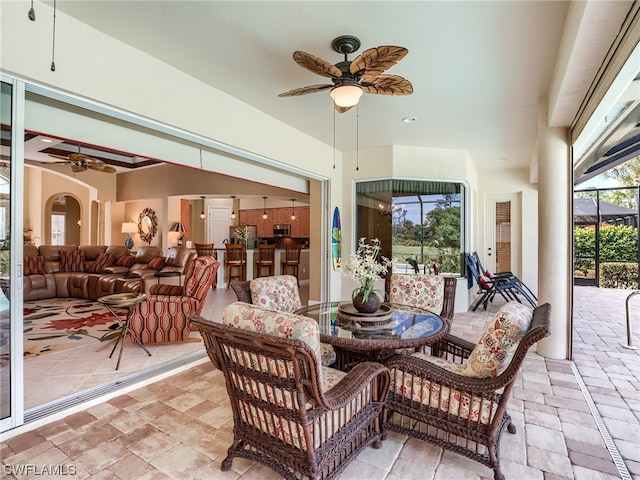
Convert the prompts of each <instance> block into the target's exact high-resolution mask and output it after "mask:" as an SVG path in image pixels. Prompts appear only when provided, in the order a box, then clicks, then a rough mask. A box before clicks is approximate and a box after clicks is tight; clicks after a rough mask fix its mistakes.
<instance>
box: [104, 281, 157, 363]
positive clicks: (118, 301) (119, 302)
mask: <svg viewBox="0 0 640 480" xmlns="http://www.w3.org/2000/svg"><path fill="white" fill-rule="evenodd" d="M146 298H147V295H146V294H144V293H116V294H114V295H106V296H104V297H100V298H99V299H98V301H99V302H100V303H102V304H103V305H104V306H105V307H107V310H109V311H110V312H111V313H112V314H113V316H114V317H115V318H116V320H118V322H120V323H122V332H121V333H120V336H119V337H118V338H117V339H116V343H115V344H114V345H113V349H112V350H111V354H110V355H109V358H111V357H112V356H113V352H115V351H116V347H117V346H118V343H120V353H119V354H118V362H117V363H116V370H118V368H120V359H121V358H122V350H123V349H124V344H125V342H126V341H127V335H130V336H131V338H133V340H134V341H135V342H136V343H137V344H138V345H140V346H141V347H142V349H143V350H144V351H145V352H146V353H147V355H149V356H151V352H149V350H147V347H145V346H144V345H143V344H142V342H141V341H140V339H139V338H138V337H136V336H135V335H134V334H133V333H132V332H131V328H130V326H129V321H130V320H131V314H132V313H133V309H134V307H135V306H136V305H137V304H139V303H140V302H144V301H145V300H146ZM114 308H128V312H127V318H126V320H125V321H124V322H122V320H121V318H120V317H119V316H118V314H117V313H116V312H115V311H114V310H113V309H114Z"/></svg>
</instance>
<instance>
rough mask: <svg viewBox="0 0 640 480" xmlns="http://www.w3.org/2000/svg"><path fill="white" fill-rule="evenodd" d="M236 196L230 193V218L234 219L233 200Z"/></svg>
mask: <svg viewBox="0 0 640 480" xmlns="http://www.w3.org/2000/svg"><path fill="white" fill-rule="evenodd" d="M235 198H236V196H235V195H231V202H232V203H231V220H235V219H236V211H235V210H234V209H233V202H234V201H235Z"/></svg>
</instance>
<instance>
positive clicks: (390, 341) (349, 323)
mask: <svg viewBox="0 0 640 480" xmlns="http://www.w3.org/2000/svg"><path fill="white" fill-rule="evenodd" d="M350 305H351V302H328V303H318V304H316V305H309V306H308V307H303V308H301V309H298V310H296V312H295V313H296V314H297V315H304V316H306V317H309V318H312V319H314V320H316V321H317V322H318V326H319V327H320V341H321V342H324V343H328V344H331V345H333V348H334V350H335V351H336V357H337V359H336V368H338V369H340V370H344V371H347V370H349V369H350V368H352V367H353V366H354V365H356V364H357V363H359V362H364V361H373V362H383V361H384V360H386V359H388V358H390V357H392V356H393V355H395V354H396V351H397V350H398V349H411V350H415V349H420V348H422V347H424V346H428V345H430V344H432V343H434V342H436V341H437V340H439V339H440V338H442V337H443V336H444V335H445V334H446V333H447V332H448V331H449V323H448V321H447V320H446V319H444V318H442V317H440V316H439V315H436V314H435V313H433V312H430V311H428V310H424V309H421V308H417V307H413V306H410V305H402V304H399V303H386V302H385V303H383V304H382V306H381V307H380V308H381V310H379V314H385V312H388V314H386V315H384V316H383V317H380V318H381V320H380V321H375V320H376V318H375V317H373V318H365V319H364V321H362V318H361V317H358V314H357V313H356V314H355V316H351V315H349V313H348V312H346V314H345V311H347V310H348V309H349V307H350ZM341 306H342V307H341Z"/></svg>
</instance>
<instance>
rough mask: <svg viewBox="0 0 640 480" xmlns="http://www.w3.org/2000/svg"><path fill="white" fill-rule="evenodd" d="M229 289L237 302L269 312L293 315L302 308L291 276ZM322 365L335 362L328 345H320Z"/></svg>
mask: <svg viewBox="0 0 640 480" xmlns="http://www.w3.org/2000/svg"><path fill="white" fill-rule="evenodd" d="M231 288H232V289H233V291H234V292H235V293H236V297H238V301H240V302H245V303H251V304H254V305H258V306H260V307H263V308H267V309H269V310H278V311H280V312H288V313H293V312H295V311H296V310H298V309H299V308H301V307H302V303H301V302H300V291H299V290H298V280H297V279H296V277H294V276H293V275H276V276H273V277H260V278H254V279H253V280H251V281H245V282H232V283H231ZM320 352H321V358H322V365H324V366H325V367H328V366H329V365H333V364H334V363H335V361H336V352H335V350H334V349H333V347H332V346H331V345H329V344H328V343H321V344H320Z"/></svg>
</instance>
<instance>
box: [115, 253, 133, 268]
mask: <svg viewBox="0 0 640 480" xmlns="http://www.w3.org/2000/svg"><path fill="white" fill-rule="evenodd" d="M134 263H136V257H134V256H133V255H123V256H122V257H118V258H117V259H116V265H118V266H119V267H129V268H131V267H132V266H133V264H134Z"/></svg>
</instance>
